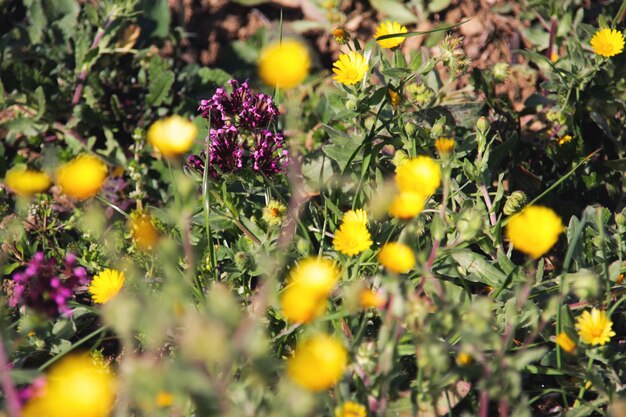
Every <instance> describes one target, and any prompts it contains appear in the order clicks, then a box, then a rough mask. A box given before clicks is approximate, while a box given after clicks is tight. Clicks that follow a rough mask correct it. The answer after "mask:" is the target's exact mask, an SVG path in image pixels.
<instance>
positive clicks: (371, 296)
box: [359, 288, 386, 308]
mask: <svg viewBox="0 0 626 417" xmlns="http://www.w3.org/2000/svg"><path fill="white" fill-rule="evenodd" d="M385 302H386V300H385V297H383V296H382V295H380V293H377V292H374V291H372V290H371V289H369V288H363V289H362V290H361V292H360V293H359V304H361V307H363V308H380V307H382V306H384V305H385Z"/></svg>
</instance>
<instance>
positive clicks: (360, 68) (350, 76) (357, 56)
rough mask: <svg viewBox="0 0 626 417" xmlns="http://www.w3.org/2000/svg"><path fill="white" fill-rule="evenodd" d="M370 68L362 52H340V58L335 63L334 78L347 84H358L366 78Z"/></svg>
mask: <svg viewBox="0 0 626 417" xmlns="http://www.w3.org/2000/svg"><path fill="white" fill-rule="evenodd" d="M368 69H369V65H368V63H367V61H366V60H365V57H364V56H363V55H362V54H361V53H360V52H355V51H350V52H348V53H347V54H339V59H338V60H337V61H335V63H334V64H333V72H334V73H335V76H334V77H333V80H335V81H337V82H340V83H342V84H346V85H351V84H356V83H358V82H359V81H361V80H362V79H363V78H365V74H367V70H368Z"/></svg>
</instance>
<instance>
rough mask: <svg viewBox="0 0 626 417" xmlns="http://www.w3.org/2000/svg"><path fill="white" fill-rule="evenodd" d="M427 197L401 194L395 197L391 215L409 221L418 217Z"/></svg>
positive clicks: (390, 207) (390, 211)
mask: <svg viewBox="0 0 626 417" xmlns="http://www.w3.org/2000/svg"><path fill="white" fill-rule="evenodd" d="M424 202H425V197H424V196H423V195H422V194H417V193H409V192H407V193H400V194H398V195H397V196H396V197H394V199H393V201H392V202H391V205H390V206H389V209H388V211H389V215H390V216H393V217H397V218H399V219H403V220H408V219H412V218H413V217H415V216H417V215H418V214H420V213H421V212H422V209H423V208H424Z"/></svg>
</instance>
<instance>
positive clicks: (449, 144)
mask: <svg viewBox="0 0 626 417" xmlns="http://www.w3.org/2000/svg"><path fill="white" fill-rule="evenodd" d="M455 144H456V142H455V141H454V139H450V138H439V139H437V140H436V141H435V149H437V153H439V156H441V157H443V156H446V155H449V154H450V153H451V152H452V150H453V149H454V145H455Z"/></svg>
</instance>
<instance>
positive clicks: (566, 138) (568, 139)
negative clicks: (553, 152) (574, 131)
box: [557, 135, 572, 146]
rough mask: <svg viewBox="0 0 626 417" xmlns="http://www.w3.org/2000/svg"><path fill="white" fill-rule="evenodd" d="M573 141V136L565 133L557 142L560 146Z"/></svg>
mask: <svg viewBox="0 0 626 417" xmlns="http://www.w3.org/2000/svg"><path fill="white" fill-rule="evenodd" d="M571 141H572V136H571V135H565V136H563V137H561V138H560V139H559V140H558V141H557V143H558V144H559V146H561V145H564V144H566V143H567V142H571Z"/></svg>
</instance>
